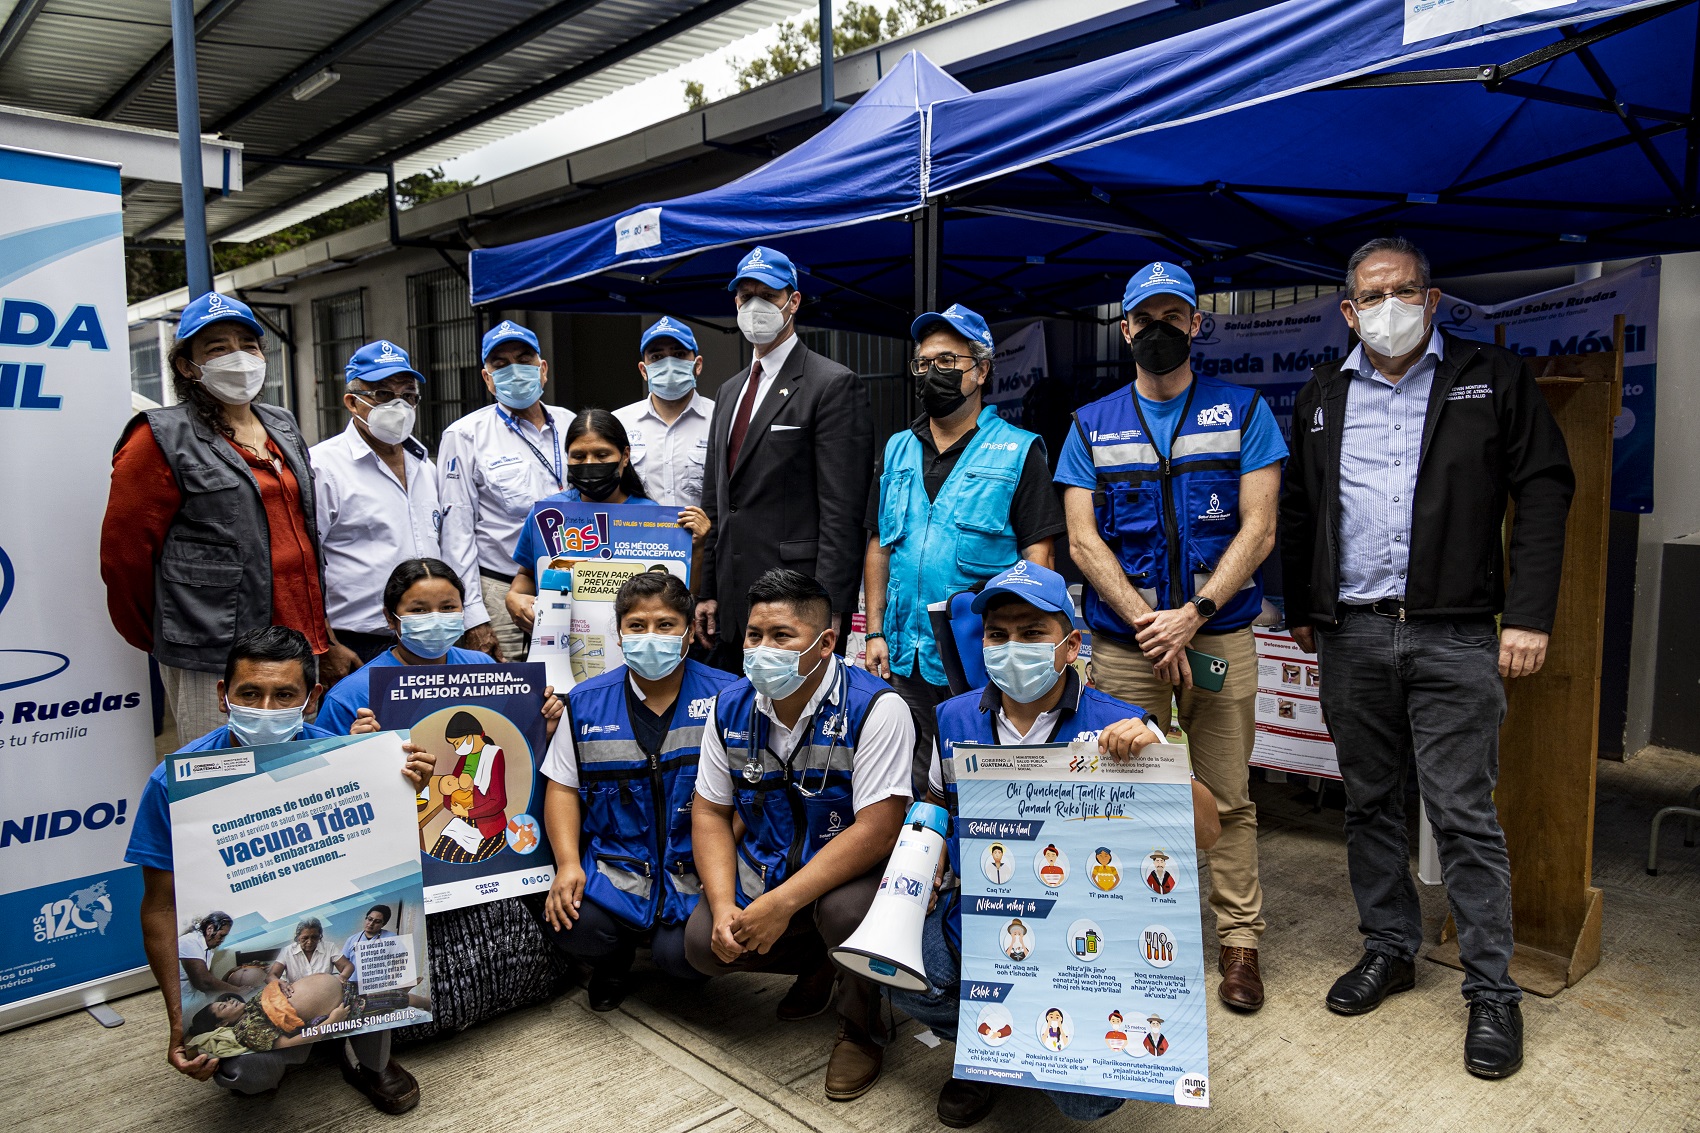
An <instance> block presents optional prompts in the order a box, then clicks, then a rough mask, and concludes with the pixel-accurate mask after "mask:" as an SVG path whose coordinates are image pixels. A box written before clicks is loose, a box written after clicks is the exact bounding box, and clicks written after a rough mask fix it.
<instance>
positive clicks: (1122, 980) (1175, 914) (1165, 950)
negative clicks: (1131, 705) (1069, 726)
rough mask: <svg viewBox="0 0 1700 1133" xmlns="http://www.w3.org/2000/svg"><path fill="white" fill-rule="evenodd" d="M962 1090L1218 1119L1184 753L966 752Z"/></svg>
mask: <svg viewBox="0 0 1700 1133" xmlns="http://www.w3.org/2000/svg"><path fill="white" fill-rule="evenodd" d="M956 759H957V761H958V762H959V763H960V764H961V768H960V770H959V771H958V772H957V790H958V808H959V809H958V818H957V827H956V829H957V831H958V836H959V837H960V839H961V850H962V858H961V860H962V862H963V870H962V872H963V874H964V876H963V878H962V1008H961V1011H962V1014H961V1021H960V1029H959V1032H958V1034H959V1036H960V1037H959V1038H958V1040H957V1043H956V1067H955V1074H956V1076H957V1077H958V1078H969V1079H975V1080H978V1081H982V1082H1001V1083H1004V1084H1006V1085H1014V1086H1029V1087H1039V1088H1043V1089H1051V1090H1066V1091H1069V1092H1072V1093H1082V1094H1100V1095H1105V1096H1108V1097H1118V1098H1137V1099H1139V1100H1141V1101H1151V1102H1165V1103H1171V1104H1174V1105H1184V1106H1196V1107H1205V1106H1208V1105H1209V1104H1210V1062H1209V1053H1208V1043H1207V1040H1206V1033H1205V1023H1204V1016H1205V1003H1206V999H1207V996H1206V991H1205V985H1204V939H1203V932H1202V930H1201V928H1200V919H1199V892H1198V854H1197V850H1196V849H1195V847H1194V844H1193V826H1192V786H1191V776H1190V774H1189V772H1188V764H1187V752H1186V748H1184V747H1181V746H1178V745H1174V744H1153V745H1152V746H1150V747H1147V748H1145V749H1144V750H1142V751H1140V752H1139V753H1138V754H1136V755H1134V756H1132V757H1130V758H1127V759H1112V758H1111V757H1109V756H1104V755H1100V754H1099V752H1098V747H1097V744H1096V743H1095V742H1093V741H1090V740H1087V741H1081V742H1077V743H1072V744H1047V745H1042V746H1030V747H982V746H978V745H975V746H969V745H964V744H958V745H957V747H956Z"/></svg>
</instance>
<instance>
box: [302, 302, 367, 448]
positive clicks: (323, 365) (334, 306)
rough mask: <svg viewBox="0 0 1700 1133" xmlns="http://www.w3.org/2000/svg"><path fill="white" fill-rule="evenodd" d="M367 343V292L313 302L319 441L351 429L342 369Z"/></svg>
mask: <svg viewBox="0 0 1700 1133" xmlns="http://www.w3.org/2000/svg"><path fill="white" fill-rule="evenodd" d="M365 342H366V304H365V292H364V291H363V290H361V289H358V288H356V289H355V290H353V291H345V292H343V293H342V294H341V295H330V296H327V297H326V298H323V299H315V300H313V346H314V355H315V358H314V362H315V366H316V370H317V373H316V377H317V379H318V381H317V385H318V390H319V437H320V438H321V439H323V438H325V437H334V436H336V434H338V433H340V432H342V430H343V429H345V428H346V427H347V426H348V410H347V409H346V408H345V407H344V406H343V404H342V395H343V393H344V392H345V391H346V390H347V388H348V382H347V378H346V377H345V376H344V374H343V367H344V366H346V365H347V364H348V359H349V356H350V355H352V354H353V353H354V352H355V351H356V350H359V349H360V347H361V346H363V345H364V344H365Z"/></svg>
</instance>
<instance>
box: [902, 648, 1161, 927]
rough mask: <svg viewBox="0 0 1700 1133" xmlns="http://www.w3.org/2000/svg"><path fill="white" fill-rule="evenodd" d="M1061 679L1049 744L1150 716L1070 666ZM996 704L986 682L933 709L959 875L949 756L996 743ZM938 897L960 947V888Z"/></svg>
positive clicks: (953, 868)
mask: <svg viewBox="0 0 1700 1133" xmlns="http://www.w3.org/2000/svg"><path fill="white" fill-rule="evenodd" d="M1063 680H1064V681H1065V682H1067V683H1066V684H1065V685H1064V686H1063V695H1062V701H1061V706H1062V714H1061V715H1060V716H1058V718H1057V725H1056V728H1055V729H1054V730H1053V731H1052V732H1051V734H1050V736H1049V737H1048V739H1047V742H1049V743H1071V742H1073V741H1075V740H1089V739H1094V738H1096V737H1097V735H1098V733H1099V732H1101V731H1103V730H1104V729H1105V728H1108V727H1109V726H1110V725H1111V724H1114V723H1115V722H1116V721H1117V720H1126V719H1129V718H1132V719H1135V720H1149V719H1150V718H1151V714H1150V713H1149V712H1147V711H1145V709H1143V708H1136V707H1134V706H1133V705H1131V704H1128V703H1126V702H1125V701H1120V700H1117V699H1116V698H1115V697H1113V696H1107V695H1105V694H1104V693H1101V692H1099V691H1098V690H1097V689H1095V688H1087V687H1086V686H1085V685H1083V684H1081V683H1080V678H1079V676H1078V675H1077V674H1076V673H1075V671H1074V669H1073V668H1069V669H1065V670H1063ZM1071 706H1072V707H1071ZM1002 707H1003V696H1002V694H1001V693H1000V692H999V691H998V689H997V686H996V685H987V686H986V687H985V688H977V689H974V690H973V691H972V692H965V693H963V694H962V695H961V696H953V697H951V698H950V699H949V700H947V701H945V702H944V703H943V704H941V705H939V706H938V708H937V710H936V712H937V715H938V725H939V731H938V742H939V771H940V774H941V776H942V778H943V779H944V805H945V809H946V810H948V811H950V817H951V823H950V837H949V838H947V839H946V840H945V849H946V851H947V852H948V853H949V854H950V872H951V874H952V875H953V876H955V877H961V876H962V850H961V843H960V842H959V841H958V840H957V834H956V831H957V826H956V818H957V814H958V811H957V808H956V761H955V759H954V758H953V757H954V756H955V754H956V745H957V744H995V743H997V742H998V730H997V712H998V709H1000V708H1002ZM1027 848H1028V849H1031V847H1027ZM1011 856H1012V857H1015V858H1023V859H1024V858H1026V857H1027V856H1028V855H1027V854H1026V853H1025V852H1016V853H1012V855H1011ZM1015 868H1016V869H1028V870H1031V868H1032V866H1031V863H1030V862H1027V861H1018V862H1016V863H1015ZM944 901H945V918H944V934H945V939H946V940H948V941H949V942H950V945H951V947H952V948H954V949H956V950H957V951H961V948H962V899H961V890H960V889H959V888H958V889H952V890H950V892H948V893H947V894H945V896H944Z"/></svg>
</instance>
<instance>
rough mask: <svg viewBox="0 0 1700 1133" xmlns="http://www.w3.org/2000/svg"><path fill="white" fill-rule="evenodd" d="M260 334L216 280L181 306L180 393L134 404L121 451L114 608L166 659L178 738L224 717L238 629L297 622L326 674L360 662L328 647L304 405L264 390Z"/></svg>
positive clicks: (115, 485) (108, 566) (112, 515)
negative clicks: (227, 670)
mask: <svg viewBox="0 0 1700 1133" xmlns="http://www.w3.org/2000/svg"><path fill="white" fill-rule="evenodd" d="M264 337H265V329H264V328H263V327H261V326H260V323H259V321H258V320H257V319H255V318H254V313H253V311H251V310H249V309H248V307H247V305H246V304H244V303H241V302H238V301H237V300H235V299H231V298H227V297H226V296H223V295H219V294H217V293H209V294H206V295H203V296H201V297H200V298H199V299H196V300H195V301H194V302H192V303H190V304H189V305H188V306H187V307H185V308H184V309H183V316H182V318H181V319H180V320H179V322H178V324H177V342H176V345H175V346H173V347H172V349H171V355H170V363H171V377H172V383H173V388H174V389H175V390H176V392H177V398H178V401H177V404H175V405H168V406H164V407H162V408H159V409H150V410H147V411H146V412H145V413H141V414H138V415H137V416H136V417H135V418H133V419H132V420H131V421H130V423H129V425H128V426H126V427H125V430H124V435H123V438H122V439H121V440H120V441H119V443H118V447H117V449H116V451H115V453H114V456H113V461H112V493H111V496H110V497H109V499H108V501H107V506H106V518H105V521H104V522H103V523H102V525H101V533H100V573H101V577H102V578H103V579H105V581H106V604H107V609H108V611H109V612H110V614H111V616H112V624H113V626H114V627H115V628H116V629H117V630H118V632H119V634H120V635H122V636H123V638H124V639H125V640H126V641H128V642H129V643H130V644H131V645H134V646H135V647H136V648H137V649H141V650H143V651H145V652H149V653H152V654H153V656H154V659H155V660H156V661H158V662H159V670H160V679H161V681H162V682H163V683H164V685H165V695H166V699H167V701H168V702H169V704H170V706H171V711H172V714H173V716H174V717H175V718H176V722H177V734H178V736H179V737H180V738H181V740H182V741H183V742H185V743H187V742H188V741H190V740H193V739H195V738H197V737H199V736H203V735H205V734H207V733H208V732H210V731H212V730H213V729H214V728H216V727H218V726H219V725H220V724H222V723H223V722H224V721H223V717H222V715H221V713H220V710H219V702H218V694H217V691H216V690H217V685H218V681H219V678H220V677H221V676H222V675H223V674H224V662H225V658H226V655H227V654H228V653H229V652H230V645H231V642H233V641H235V640H236V639H237V638H238V637H240V636H241V635H242V634H244V633H248V632H249V631H251V630H256V629H263V628H265V627H266V626H271V625H280V626H288V627H289V628H291V629H295V630H299V631H300V632H301V633H302V634H303V635H304V636H305V637H306V638H307V641H308V642H309V643H310V644H311V645H312V647H313V652H314V653H315V654H321V655H325V654H329V655H326V656H324V657H323V664H324V670H325V672H326V674H327V683H328V682H329V680H334V679H335V678H336V677H337V676H340V675H341V674H342V673H345V672H347V671H348V669H349V668H352V667H353V663H358V662H357V660H356V659H354V658H353V657H352V655H346V656H345V654H346V651H345V650H341V649H340V647H338V649H337V651H336V652H335V653H334V654H332V652H331V651H332V647H333V645H334V640H333V638H332V637H331V634H330V631H329V629H328V628H327V626H326V624H325V598H324V576H323V573H322V571H321V568H320V563H319V556H318V540H319V531H318V525H317V523H316V522H315V519H314V513H313V472H312V466H311V464H310V463H309V461H308V457H307V446H306V444H305V443H304V442H303V441H302V439H301V432H300V429H299V428H297V426H296V423H295V417H294V416H293V415H292V414H291V413H290V412H289V410H287V409H282V408H279V407H278V406H275V405H267V404H265V403H264V402H262V401H260V400H259V396H260V392H261V390H262V389H263V388H264V386H265V380H266V359H265V354H264V351H263V349H262V341H263V339H264ZM351 662H352V663H351Z"/></svg>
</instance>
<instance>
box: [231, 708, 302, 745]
mask: <svg viewBox="0 0 1700 1133" xmlns="http://www.w3.org/2000/svg"><path fill="white" fill-rule="evenodd" d="M228 707H229V709H230V734H231V736H232V737H234V738H235V740H236V742H237V743H239V744H242V745H243V746H244V747H264V746H265V745H266V744H280V743H283V742H284V741H285V740H292V739H294V738H295V734H296V733H297V732H299V731H300V730H301V720H302V716H303V714H304V713H305V712H306V707H305V706H298V707H295V708H244V707H243V706H242V705H240V704H231V705H229V706H228Z"/></svg>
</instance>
